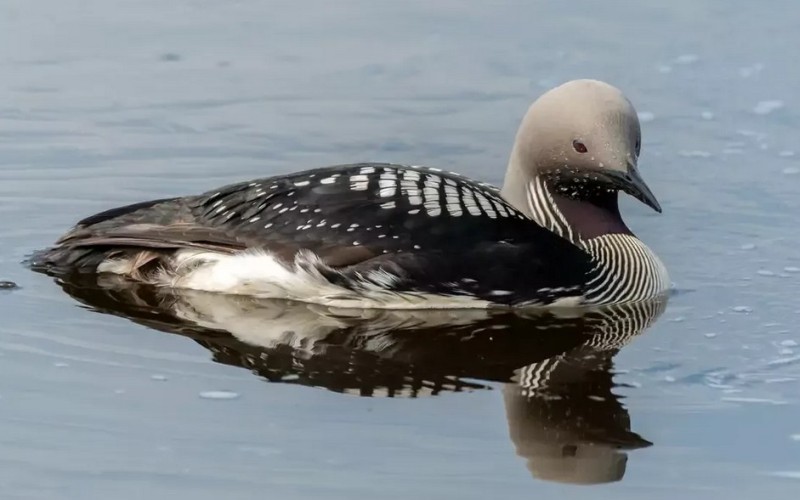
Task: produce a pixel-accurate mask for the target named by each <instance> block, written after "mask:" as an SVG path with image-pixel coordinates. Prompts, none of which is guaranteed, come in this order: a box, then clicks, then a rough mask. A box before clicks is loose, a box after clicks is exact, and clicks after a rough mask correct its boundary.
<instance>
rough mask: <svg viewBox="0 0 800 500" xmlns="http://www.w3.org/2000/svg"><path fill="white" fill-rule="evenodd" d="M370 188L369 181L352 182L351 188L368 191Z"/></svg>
mask: <svg viewBox="0 0 800 500" xmlns="http://www.w3.org/2000/svg"><path fill="white" fill-rule="evenodd" d="M368 188H369V182H368V181H358V182H351V183H350V189H352V190H353V191H366V190H367V189H368Z"/></svg>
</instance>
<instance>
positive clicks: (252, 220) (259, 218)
mask: <svg viewBox="0 0 800 500" xmlns="http://www.w3.org/2000/svg"><path fill="white" fill-rule="evenodd" d="M259 220H261V217H259V216H258V215H256V216H255V217H250V220H249V222H258V221H259Z"/></svg>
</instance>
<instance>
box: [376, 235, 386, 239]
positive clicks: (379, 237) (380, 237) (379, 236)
mask: <svg viewBox="0 0 800 500" xmlns="http://www.w3.org/2000/svg"><path fill="white" fill-rule="evenodd" d="M382 238H386V235H385V234H379V235H378V239H382Z"/></svg>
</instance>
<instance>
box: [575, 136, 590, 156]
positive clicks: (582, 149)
mask: <svg viewBox="0 0 800 500" xmlns="http://www.w3.org/2000/svg"><path fill="white" fill-rule="evenodd" d="M572 147H573V148H575V151H577V152H578V153H581V154H583V153H586V152H587V151H589V150H588V149H587V148H586V144H584V143H582V142H581V141H579V140H577V139H575V140H574V141H572Z"/></svg>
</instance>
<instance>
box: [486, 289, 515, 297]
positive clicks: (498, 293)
mask: <svg viewBox="0 0 800 500" xmlns="http://www.w3.org/2000/svg"><path fill="white" fill-rule="evenodd" d="M512 293H514V292H512V291H511V290H492V291H491V292H489V295H492V296H495V297H503V296H506V295H511V294H512Z"/></svg>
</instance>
